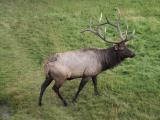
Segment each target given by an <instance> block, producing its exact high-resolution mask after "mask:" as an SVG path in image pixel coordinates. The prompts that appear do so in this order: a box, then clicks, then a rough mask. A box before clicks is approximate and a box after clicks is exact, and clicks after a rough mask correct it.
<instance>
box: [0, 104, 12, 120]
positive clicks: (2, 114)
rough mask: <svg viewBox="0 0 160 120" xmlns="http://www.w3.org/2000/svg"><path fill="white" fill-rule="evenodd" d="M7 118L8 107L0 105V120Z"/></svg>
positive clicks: (8, 114) (6, 119) (8, 115)
mask: <svg viewBox="0 0 160 120" xmlns="http://www.w3.org/2000/svg"><path fill="white" fill-rule="evenodd" d="M9 117H10V113H9V107H8V106H7V105H6V104H0V120H8V119H9Z"/></svg>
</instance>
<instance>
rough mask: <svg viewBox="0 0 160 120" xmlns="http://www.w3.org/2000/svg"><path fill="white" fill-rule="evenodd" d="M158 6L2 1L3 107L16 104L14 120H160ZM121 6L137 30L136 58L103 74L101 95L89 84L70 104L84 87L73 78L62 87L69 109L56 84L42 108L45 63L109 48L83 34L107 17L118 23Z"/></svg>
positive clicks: (100, 0) (99, 0)
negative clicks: (40, 97) (39, 102)
mask: <svg viewBox="0 0 160 120" xmlns="http://www.w3.org/2000/svg"><path fill="white" fill-rule="evenodd" d="M159 6H160V3H159V2H158V0H157V1H156V0H152V1H149V0H143V1H142V0H141V1H140V0H123V2H121V1H120V0H115V1H113V0H112V1H110V0H92V1H91V0H90V1H89V0H88V1H87V0H82V1H81V0H78V1H77V0H75V1H73V0H71V1H69V2H68V1H67V0H48V1H46V0H26V1H23V2H22V1H21V0H14V1H13V0H8V1H6V0H0V89H1V90H0V103H1V104H2V103H5V104H8V105H9V106H10V113H11V116H10V119H11V120H22V119H23V120H29V119H32V120H44V119H47V120H61V119H63V120H81V119H86V120H90V119H92V120H98V119H102V120H103V119H121V120H125V119H138V120H139V119H142V120H145V119H146V120H156V119H157V120H158V119H160V86H159V84H160V73H159V71H160V41H159V38H160V33H159V32H160V8H159ZM115 7H119V8H120V9H121V11H122V14H123V15H124V16H125V18H126V19H127V21H128V23H129V25H130V26H131V28H135V29H136V31H137V38H136V40H135V41H134V42H130V46H131V48H132V49H134V51H136V53H137V57H136V58H134V59H132V60H126V61H125V62H124V63H123V64H121V65H120V66H119V67H117V68H115V69H113V70H109V71H107V72H105V73H103V74H101V75H100V76H99V78H98V79H99V80H98V86H99V90H100V93H101V95H100V96H99V97H95V96H94V95H93V87H92V84H91V82H90V83H89V84H87V86H86V87H85V89H84V90H83V91H82V93H81V94H80V97H79V99H78V103H77V104H75V105H72V104H71V98H72V96H73V94H74V93H75V92H76V90H77V88H78V84H79V82H77V81H76V80H75V81H71V82H66V83H65V85H64V87H63V88H62V89H61V91H62V93H63V95H64V96H65V98H66V99H67V100H68V101H69V103H70V104H69V106H68V107H67V108H64V107H63V106H62V104H61V102H60V100H59V99H58V98H57V96H56V95H55V94H53V92H52V90H51V86H50V87H49V88H48V89H47V91H46V94H45V96H44V101H43V102H44V106H43V107H38V106H37V98H38V94H39V88H40V85H41V83H42V81H43V79H44V76H43V70H42V67H41V66H42V62H43V60H44V59H45V58H46V57H47V56H48V55H49V54H51V53H55V52H62V51H67V50H72V49H79V48H83V47H105V46H104V45H103V43H102V42H100V41H99V39H97V38H96V37H94V36H91V35H88V34H87V35H84V36H83V35H81V34H80V33H79V31H80V30H81V29H82V28H84V27H85V26H86V25H87V24H88V23H87V21H88V19H89V18H90V17H93V19H96V16H98V15H99V14H100V12H101V11H102V12H103V13H104V14H107V15H108V16H109V17H111V18H112V17H113V14H114V13H115V11H114V9H113V8H115ZM0 118H1V117H0Z"/></svg>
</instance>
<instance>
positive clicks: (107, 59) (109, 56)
mask: <svg viewBox="0 0 160 120" xmlns="http://www.w3.org/2000/svg"><path fill="white" fill-rule="evenodd" d="M98 54H99V55H98V56H99V59H100V62H101V64H102V70H106V69H109V68H113V67H115V66H116V65H118V64H119V63H121V61H123V59H121V57H120V56H119V55H118V54H117V53H116V51H115V50H114V48H113V47H111V48H108V49H101V50H99V53H98Z"/></svg>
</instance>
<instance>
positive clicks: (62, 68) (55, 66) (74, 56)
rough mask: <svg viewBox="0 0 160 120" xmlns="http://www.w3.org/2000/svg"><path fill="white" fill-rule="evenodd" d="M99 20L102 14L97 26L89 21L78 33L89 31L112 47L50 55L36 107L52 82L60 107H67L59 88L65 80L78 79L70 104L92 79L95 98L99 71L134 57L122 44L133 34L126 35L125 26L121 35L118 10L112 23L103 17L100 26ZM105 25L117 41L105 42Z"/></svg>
mask: <svg viewBox="0 0 160 120" xmlns="http://www.w3.org/2000/svg"><path fill="white" fill-rule="evenodd" d="M101 19H102V15H101V17H100V21H99V23H98V24H97V25H92V23H91V22H90V25H89V27H88V28H87V29H85V30H83V31H82V33H84V32H91V33H92V34H94V35H96V36H98V37H99V38H101V39H102V40H103V41H104V42H106V43H109V44H113V45H112V47H110V48H106V49H99V48H85V49H80V50H75V51H68V52H64V53H56V54H54V55H52V56H50V57H49V58H48V59H47V61H46V62H45V65H44V69H45V74H46V79H45V81H44V82H43V84H42V86H41V91H40V96H39V105H40V106H41V105H42V103H41V101H42V96H43V93H44V91H45V90H46V88H47V87H48V85H49V84H50V83H51V82H52V81H53V80H55V83H54V85H53V87H52V89H53V90H54V91H55V93H56V94H57V95H58V97H59V98H60V99H61V100H62V102H63V104H64V106H67V102H66V100H65V99H64V98H63V97H62V95H61V93H60V92H59V89H60V87H61V86H62V85H63V83H64V82H65V81H66V80H72V79H75V78H82V80H81V82H80V85H79V88H78V91H77V93H76V94H75V96H74V97H73V102H76V99H77V97H78V95H79V93H80V91H81V90H82V89H83V87H84V86H85V85H86V83H87V82H88V81H89V80H90V79H92V82H93V85H94V93H95V95H98V94H99V93H98V90H97V76H98V75H99V74H100V73H101V72H103V71H105V70H107V69H110V68H113V67H115V66H116V65H118V64H120V63H121V62H122V61H123V60H125V59H126V58H132V57H134V56H135V54H134V53H133V52H132V51H131V50H129V49H128V48H127V46H126V44H125V43H126V42H127V41H129V40H131V39H132V38H133V36H134V33H135V31H134V30H133V32H129V31H128V25H127V26H126V30H125V31H124V32H122V31H121V29H120V12H119V11H118V15H117V17H116V21H115V23H113V22H110V21H109V20H108V18H107V17H106V19H105V20H106V21H105V22H104V23H102V22H101ZM107 25H110V26H112V27H113V28H115V29H116V31H117V32H118V36H119V38H118V41H113V40H112V41H110V40H109V39H107V37H106V26H107ZM104 26H105V27H104ZM102 30H104V31H102Z"/></svg>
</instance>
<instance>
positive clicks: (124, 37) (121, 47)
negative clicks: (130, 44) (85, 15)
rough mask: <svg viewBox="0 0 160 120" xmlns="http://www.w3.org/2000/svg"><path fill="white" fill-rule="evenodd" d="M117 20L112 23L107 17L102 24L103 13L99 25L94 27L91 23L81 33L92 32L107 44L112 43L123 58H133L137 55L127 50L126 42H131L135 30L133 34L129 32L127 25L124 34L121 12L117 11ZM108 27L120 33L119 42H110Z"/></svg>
mask: <svg viewBox="0 0 160 120" xmlns="http://www.w3.org/2000/svg"><path fill="white" fill-rule="evenodd" d="M117 13H118V14H117V18H116V21H115V23H113V22H110V21H109V19H108V18H107V17H105V20H106V21H105V22H104V23H101V20H102V13H101V16H100V19H99V23H98V24H97V25H92V22H91V21H90V24H89V27H88V28H87V29H85V30H83V31H81V33H84V32H91V33H93V34H94V35H96V36H98V37H99V38H101V40H103V41H104V42H105V43H110V44H112V45H113V47H112V48H113V49H114V51H115V52H116V53H117V54H118V55H119V56H120V57H121V58H122V59H124V58H132V57H134V56H135V53H134V52H132V51H131V50H130V49H128V48H127V45H126V42H127V41H129V40H131V39H132V38H133V37H134V34H135V30H133V31H132V32H129V31H128V25H126V30H125V31H124V32H122V31H121V29H120V11H119V9H117ZM106 25H110V26H112V27H113V28H115V29H116V31H117V32H118V35H119V38H118V41H110V40H109V38H107V37H106Z"/></svg>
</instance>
